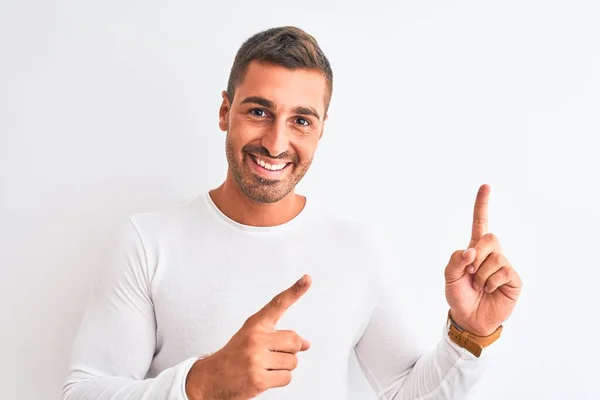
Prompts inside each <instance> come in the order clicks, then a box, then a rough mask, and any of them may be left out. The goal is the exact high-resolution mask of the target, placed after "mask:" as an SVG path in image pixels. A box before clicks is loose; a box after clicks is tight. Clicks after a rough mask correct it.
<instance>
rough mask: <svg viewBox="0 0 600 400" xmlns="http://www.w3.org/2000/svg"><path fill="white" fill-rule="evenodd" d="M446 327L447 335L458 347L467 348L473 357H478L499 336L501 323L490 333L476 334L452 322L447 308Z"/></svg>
mask: <svg viewBox="0 0 600 400" xmlns="http://www.w3.org/2000/svg"><path fill="white" fill-rule="evenodd" d="M446 324H447V325H449V327H448V337H450V340H452V341H453V342H454V343H456V344H457V345H458V346H459V347H462V348H463V349H465V350H467V351H468V352H469V353H471V354H473V355H474V356H475V357H477V358H479V356H481V352H482V350H483V349H484V348H486V347H488V346H489V345H490V344H492V343H494V342H495V341H496V340H498V338H499V337H500V333H502V325H500V326H499V327H498V328H497V329H496V330H495V331H494V332H493V333H492V334H491V335H489V336H477V335H474V334H472V333H470V332H467V331H466V330H464V329H463V328H461V327H460V326H458V325H457V324H456V322H454V320H453V319H452V317H450V310H448V320H447V322H446Z"/></svg>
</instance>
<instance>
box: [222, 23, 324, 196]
mask: <svg viewBox="0 0 600 400" xmlns="http://www.w3.org/2000/svg"><path fill="white" fill-rule="evenodd" d="M332 87H333V77H332V71H331V67H330V65H329V61H328V60H327V58H326V57H325V55H324V54H323V52H322V51H321V49H320V48H319V45H318V44H317V42H316V40H315V39H314V38H313V37H312V36H310V35H309V34H307V33H306V32H304V31H302V30H301V29H298V28H294V27H282V28H272V29H269V30H266V31H263V32H260V33H258V34H256V35H254V36H252V37H251V38H250V39H248V40H247V41H246V42H244V44H243V45H242V46H241V47H240V49H239V50H238V52H237V55H236V57H235V61H234V63H233V67H232V68H231V73H230V76H229V83H228V85H227V91H224V92H223V103H222V104H221V108H220V111H219V126H220V127H221V129H222V130H224V131H227V139H226V154H227V162H228V164H229V173H230V174H231V177H233V179H234V180H235V182H236V183H237V185H238V186H239V187H240V188H241V190H242V191H243V192H244V193H245V194H246V196H248V197H249V198H250V199H252V200H254V201H256V202H260V203H274V202H277V201H279V200H281V199H282V198H284V197H285V196H287V195H288V194H290V193H291V192H292V191H293V189H294V187H295V186H296V184H297V183H298V182H299V181H300V180H301V179H302V177H303V176H304V174H305V173H306V171H307V170H308V168H309V167H310V165H311V163H312V159H313V156H314V154H315V151H316V149H317V144H318V142H319V139H320V138H321V135H322V134H323V127H324V122H325V119H326V118H327V109H328V107H329V101H330V100H331V93H332Z"/></svg>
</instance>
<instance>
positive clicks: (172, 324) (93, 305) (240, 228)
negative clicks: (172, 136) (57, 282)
mask: <svg viewBox="0 0 600 400" xmlns="http://www.w3.org/2000/svg"><path fill="white" fill-rule="evenodd" d="M386 254H387V253H386V252H385V251H384V250H383V249H382V247H381V246H380V243H379V241H378V236H374V235H373V231H372V230H371V229H368V228H367V227H366V226H365V225H364V224H361V223H358V222H351V221H345V220H343V219H340V218H336V217H333V216H332V215H331V214H330V213H328V212H326V210H324V209H322V208H321V207H319V206H318V205H317V204H313V203H311V200H310V199H308V201H307V203H306V206H305V208H304V210H303V211H302V212H301V213H300V214H299V215H298V216H297V217H296V218H294V219H293V220H291V221H290V222H288V223H285V224H282V225H279V226H275V227H251V226H245V225H241V224H239V223H236V222H235V221H233V220H231V219H229V218H228V217H227V216H225V215H224V214H223V213H221V211H220V210H219V209H218V208H217V207H216V206H215V204H214V203H213V202H212V200H211V198H210V196H209V194H208V193H203V194H202V195H199V196H197V197H194V198H192V199H189V200H186V201H185V202H181V203H178V204H176V205H173V206H172V207H169V208H164V209H160V210H156V211H153V212H148V213H143V214H142V213H138V214H134V215H131V216H130V218H128V220H127V221H126V223H124V224H123V226H122V229H120V231H119V235H118V236H117V237H116V241H115V244H114V246H113V247H112V248H111V252H110V256H109V257H108V258H107V260H106V263H105V264H104V265H103V268H102V271H101V275H100V278H99V280H98V282H97V284H96V285H95V287H94V289H93V291H92V294H91V297H90V300H89V304H88V307H87V310H86V312H85V315H84V317H83V320H82V322H81V326H80V329H79V331H78V334H77V337H76V340H75V343H74V345H73V350H72V354H71V361H70V368H69V371H68V376H67V380H66V382H65V384H64V389H63V392H64V394H63V399H69V400H75V399H90V400H91V399H94V400H97V399H101V400H109V399H110V400H124V399H128V400H141V399H173V400H187V396H186V394H185V380H186V376H187V374H188V371H189V369H190V368H191V366H192V364H193V363H194V362H195V361H196V360H197V359H198V357H201V356H204V355H208V354H211V353H214V352H216V351H218V350H219V349H221V348H222V347H223V346H224V345H225V344H226V343H227V342H228V341H229V339H230V338H231V337H232V336H233V335H234V334H235V333H236V332H237V331H238V330H239V328H240V327H241V326H242V324H243V323H244V321H245V320H246V319H247V318H248V317H249V316H251V315H252V314H254V313H255V312H257V311H258V310H259V309H260V308H262V307H263V306H264V305H265V304H267V303H268V302H269V301H270V300H271V299H272V298H273V296H275V295H276V294H278V293H280V292H281V291H283V290H284V289H286V288H287V287H289V286H290V285H291V284H293V283H294V282H295V281H296V280H297V279H299V278H300V277H301V276H302V275H303V274H305V273H308V274H310V275H311V277H312V282H313V283H312V286H311V287H310V289H309V290H308V292H307V293H306V294H305V295H304V296H303V297H302V298H300V299H299V300H298V302H297V303H295V304H294V305H293V306H292V307H291V308H290V309H289V310H288V311H287V312H286V314H285V315H284V316H283V318H282V319H281V320H280V322H279V323H278V325H277V329H292V330H295V331H296V332H297V333H298V334H299V335H300V336H302V337H303V338H305V339H307V340H309V341H310V342H311V348H310V349H309V350H308V351H306V352H301V353H298V358H299V363H298V367H297V368H296V369H295V370H294V371H293V372H292V382H291V383H290V384H289V385H288V386H286V387H283V388H275V389H270V390H268V391H266V392H264V393H263V394H261V395H260V396H259V398H261V399H265V400H268V399H286V400H300V399H303V400H307V399H310V400H316V399H318V400H325V399H328V400H330V399H340V400H341V399H347V397H348V393H347V391H348V381H347V374H348V360H349V357H350V355H351V353H352V352H356V356H357V360H358V362H359V365H360V367H361V368H362V370H363V371H364V373H365V376H366V378H367V380H368V382H369V383H370V385H371V386H372V388H373V389H374V391H375V393H376V395H377V397H378V398H380V399H397V400H399V399H464V398H465V397H466V396H467V393H468V392H469V390H470V389H471V388H472V387H473V386H474V385H475V383H476V382H477V380H478V378H479V377H480V375H481V373H482V371H483V369H484V368H483V363H484V362H485V360H484V359H483V358H484V356H482V358H480V359H477V358H475V357H474V356H472V355H471V354H470V353H468V352H466V351H465V350H464V349H461V348H459V347H457V346H456V345H455V344H454V343H452V342H451V341H450V340H449V339H448V337H447V335H446V334H445V333H444V334H443V335H442V337H441V339H440V341H439V344H438V345H437V347H436V348H435V349H433V350H432V351H427V350H426V349H424V348H423V347H422V346H420V345H419V340H418V335H419V332H416V331H415V330H414V329H413V328H414V327H413V326H411V324H410V322H409V321H407V320H406V319H405V318H404V316H405V313H404V312H403V309H406V307H410V306H411V305H410V304H406V301H401V300H399V299H401V296H399V295H401V293H397V290H395V285H394V282H393V281H390V279H386V270H387V268H390V267H391V265H392V264H391V262H390V260H389V258H388V257H387V256H386ZM393 267H394V268H401V266H400V265H393ZM445 329H446V328H444V329H443V330H444V332H445Z"/></svg>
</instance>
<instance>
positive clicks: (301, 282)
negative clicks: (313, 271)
mask: <svg viewBox="0 0 600 400" xmlns="http://www.w3.org/2000/svg"><path fill="white" fill-rule="evenodd" d="M298 285H300V286H304V285H306V277H304V276H303V277H302V278H300V280H299V281H298Z"/></svg>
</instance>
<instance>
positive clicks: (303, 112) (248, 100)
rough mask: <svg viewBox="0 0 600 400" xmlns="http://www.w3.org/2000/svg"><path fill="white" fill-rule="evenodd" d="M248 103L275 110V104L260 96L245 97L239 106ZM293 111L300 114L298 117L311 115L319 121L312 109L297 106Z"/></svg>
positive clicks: (319, 118)
mask: <svg viewBox="0 0 600 400" xmlns="http://www.w3.org/2000/svg"><path fill="white" fill-rule="evenodd" d="M248 103H253V104H258V105H260V106H263V107H265V108H270V109H272V110H275V109H276V108H277V107H276V106H275V103H273V102H272V101H271V100H269V99H265V98H264V97H260V96H250V97H246V98H245V99H244V100H242V102H241V103H240V104H248ZM293 111H294V113H296V114H300V115H312V116H313V117H315V118H317V119H318V120H319V121H321V116H320V115H319V113H318V112H317V111H316V110H315V109H314V108H313V107H309V106H298V107H295V108H294V110H293Z"/></svg>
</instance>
